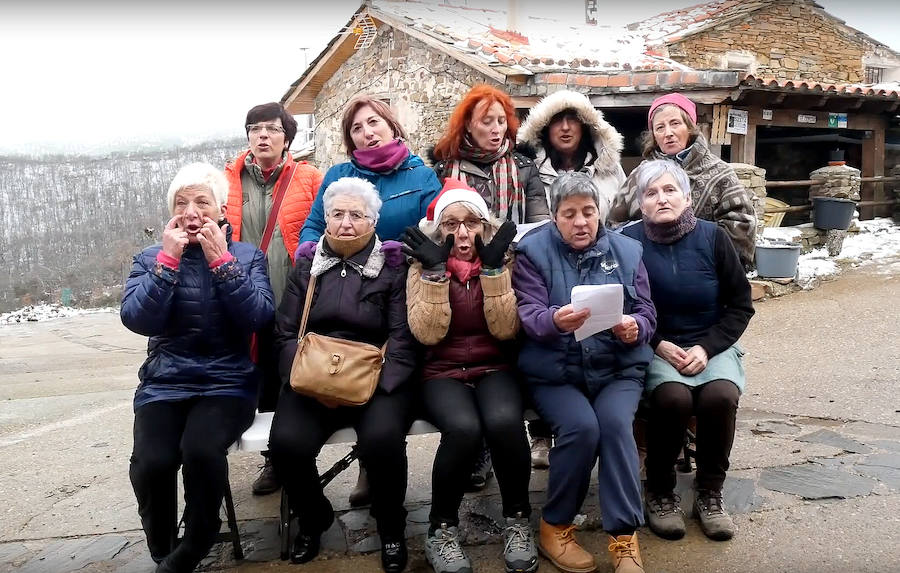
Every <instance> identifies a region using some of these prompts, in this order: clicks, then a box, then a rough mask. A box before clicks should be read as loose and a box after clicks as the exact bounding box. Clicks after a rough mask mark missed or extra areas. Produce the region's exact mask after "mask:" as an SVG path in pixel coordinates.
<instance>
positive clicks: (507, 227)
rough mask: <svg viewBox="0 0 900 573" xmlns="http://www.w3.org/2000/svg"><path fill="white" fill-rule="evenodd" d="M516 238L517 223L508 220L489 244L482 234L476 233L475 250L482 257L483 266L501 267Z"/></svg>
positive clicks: (490, 267)
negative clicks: (482, 238)
mask: <svg viewBox="0 0 900 573" xmlns="http://www.w3.org/2000/svg"><path fill="white" fill-rule="evenodd" d="M515 238H516V224H515V223H513V222H512V221H506V222H505V223H503V224H502V225H500V228H499V229H497V232H496V233H494V238H493V239H491V242H490V243H488V244H487V245H485V244H484V241H482V240H481V235H475V250H476V251H478V256H479V257H480V258H481V266H483V267H487V268H489V269H499V268H500V267H501V266H502V265H503V257H504V255H506V251H507V250H509V245H510V244H511V243H512V242H513V239H515Z"/></svg>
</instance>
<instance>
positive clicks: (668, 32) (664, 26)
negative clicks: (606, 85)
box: [628, 0, 772, 45]
mask: <svg viewBox="0 0 900 573" xmlns="http://www.w3.org/2000/svg"><path fill="white" fill-rule="evenodd" d="M771 3H772V0H715V1H714V2H707V3H705V4H697V5H695V6H689V7H687V8H681V9H678V10H672V11H670V12H663V13H661V14H657V15H656V16H653V17H651V18H647V19H645V20H641V21H640V22H635V23H634V24H631V25H629V26H628V28H629V29H630V30H634V31H635V32H636V33H638V34H640V35H641V36H643V37H644V38H645V39H646V41H647V43H648V44H651V45H658V44H664V43H665V44H667V43H669V42H675V41H677V40H679V39H681V38H683V37H684V36H688V35H690V34H696V33H697V32H700V31H702V30H705V29H707V28H710V27H712V26H718V25H720V24H723V23H725V22H728V21H731V20H734V19H737V18H741V17H743V16H745V15H747V14H749V13H751V12H755V11H756V10H759V9H760V8H763V7H765V6H767V5H768V4H771Z"/></svg>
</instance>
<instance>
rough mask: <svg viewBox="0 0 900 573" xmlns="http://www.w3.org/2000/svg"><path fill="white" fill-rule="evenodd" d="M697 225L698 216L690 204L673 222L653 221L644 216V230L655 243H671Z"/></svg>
mask: <svg viewBox="0 0 900 573" xmlns="http://www.w3.org/2000/svg"><path fill="white" fill-rule="evenodd" d="M696 226H697V217H696V216H695V215H694V210H693V209H692V208H691V206H690V205H688V206H687V207H685V208H684V211H682V212H681V215H680V216H679V217H678V218H677V219H675V220H674V221H672V222H671V223H651V222H650V221H648V220H647V218H646V217H644V232H645V233H647V238H648V239H650V240H651V241H653V242H654V243H661V244H663V245H671V244H672V243H674V242H675V241H677V240H678V239H680V238H681V237H683V236H685V235H687V234H688V233H690V232H691V231H693V230H694V227H696Z"/></svg>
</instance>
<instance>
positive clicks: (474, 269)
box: [447, 257, 481, 283]
mask: <svg viewBox="0 0 900 573" xmlns="http://www.w3.org/2000/svg"><path fill="white" fill-rule="evenodd" d="M447 272H448V273H450V274H451V275H452V276H454V277H456V280H458V281H459V282H461V283H465V282H468V281H469V280H471V279H472V278H474V277H477V276H478V274H479V273H481V259H480V258H478V257H475V258H474V259H472V260H471V261H463V260H460V259H457V258H456V257H450V258H449V259H447Z"/></svg>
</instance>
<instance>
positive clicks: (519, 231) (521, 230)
mask: <svg viewBox="0 0 900 573" xmlns="http://www.w3.org/2000/svg"><path fill="white" fill-rule="evenodd" d="M549 222H550V219H545V220H543V221H538V222H537V223H519V224H518V225H516V238H514V239H513V243H518V242H519V240H520V239H521V238H522V237H524V236H525V233H527V232H528V231H530V230H532V229H537V228H538V227H540V226H541V225H546V224H547V223H549Z"/></svg>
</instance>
